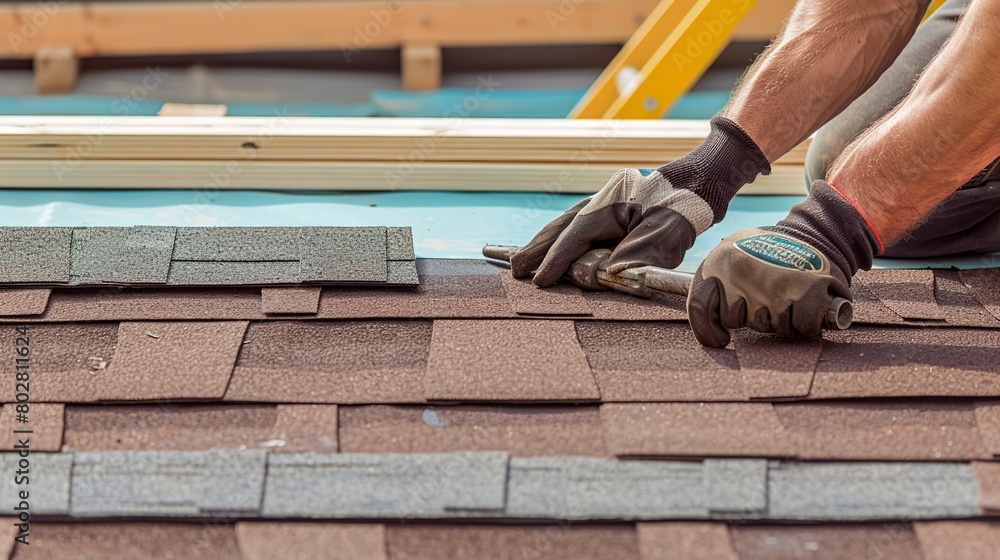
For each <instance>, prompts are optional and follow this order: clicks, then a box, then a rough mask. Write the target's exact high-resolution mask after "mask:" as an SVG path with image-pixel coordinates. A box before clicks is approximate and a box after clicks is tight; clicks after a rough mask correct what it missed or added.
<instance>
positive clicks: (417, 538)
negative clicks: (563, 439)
mask: <svg viewBox="0 0 1000 560" xmlns="http://www.w3.org/2000/svg"><path fill="white" fill-rule="evenodd" d="M388 536H389V554H390V557H391V558H392V559H393V560H439V559H441V558H477V559H482V560H522V559H523V558H525V557H526V555H527V557H528V558H532V557H534V556H532V553H533V551H536V550H541V551H544V552H543V553H540V554H542V555H541V556H539V557H544V558H546V559H547V560H579V559H580V558H615V559H616V560H617V559H620V560H638V559H639V549H638V542H637V539H636V535H635V531H634V530H633V529H632V528H631V527H629V526H616V525H608V526H604V527H586V528H577V527H573V526H566V527H563V528H562V529H561V530H558V531H545V529H544V527H543V526H540V527H530V526H529V527H508V526H502V525H499V526H498V525H485V526H474V527H463V526H449V525H405V526H391V527H389V528H388Z"/></svg>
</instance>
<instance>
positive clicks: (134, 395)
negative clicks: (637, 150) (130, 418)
mask: <svg viewBox="0 0 1000 560" xmlns="http://www.w3.org/2000/svg"><path fill="white" fill-rule="evenodd" d="M246 329H247V323H246V322H245V321H227V322H218V321H216V322H185V323H168V322H136V323H121V325H119V328H118V342H117V345H116V347H115V354H114V358H113V359H112V362H111V364H110V365H109V366H108V367H107V369H106V370H102V371H100V372H99V373H98V377H99V378H100V379H99V382H98V383H91V385H90V387H91V389H93V390H95V391H94V393H91V394H89V395H88V394H87V392H86V391H83V392H82V393H83V394H82V395H81V398H77V399H73V400H76V401H84V400H111V401H115V400H153V399H171V398H174V399H219V398H221V397H222V395H223V394H224V393H225V391H226V385H227V384H228V383H229V377H230V375H232V373H233V365H234V364H235V363H236V355H237V353H238V352H239V350H240V347H241V345H242V342H243V333H244V332H246ZM88 397H89V398H88Z"/></svg>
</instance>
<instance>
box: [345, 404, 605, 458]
mask: <svg viewBox="0 0 1000 560" xmlns="http://www.w3.org/2000/svg"><path fill="white" fill-rule="evenodd" d="M340 445H341V451H342V452H344V453H448V452H458V451H506V452H508V453H510V454H511V455H515V456H526V457H531V456H535V457H540V456H553V455H556V456H560V455H561V456H606V455H607V454H608V452H607V450H606V448H605V446H604V436H603V433H602V430H601V418H600V414H599V413H598V409H597V407H596V406H572V407H569V406H488V405H477V406H343V407H340Z"/></svg>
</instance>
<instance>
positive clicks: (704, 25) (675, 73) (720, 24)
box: [569, 0, 756, 119]
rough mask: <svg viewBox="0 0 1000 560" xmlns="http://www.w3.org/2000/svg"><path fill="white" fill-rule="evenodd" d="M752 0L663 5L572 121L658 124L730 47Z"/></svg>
mask: <svg viewBox="0 0 1000 560" xmlns="http://www.w3.org/2000/svg"><path fill="white" fill-rule="evenodd" d="M755 3H756V0H663V1H662V2H660V3H659V4H658V5H657V6H656V8H655V9H654V10H653V12H652V13H651V14H649V17H647V18H646V21H644V22H643V24H642V25H641V26H640V27H639V29H638V30H636V32H635V34H633V35H632V38H631V39H629V40H628V42H627V43H626V44H625V46H624V47H623V48H622V50H621V52H619V53H618V56H616V57H615V59H614V60H612V61H611V64H610V65H608V67H607V68H605V69H604V72H602V73H601V75H600V76H599V77H598V78H597V81H596V82H595V83H594V85H593V86H591V87H590V89H589V90H588V91H587V94H586V95H584V97H583V99H581V100H580V102H579V103H578V104H577V105H576V107H574V108H573V111H572V112H571V113H570V115H569V116H570V118H576V119H602V118H604V119H658V118H660V117H662V116H663V115H664V114H665V113H666V112H667V110H668V109H670V106H671V105H673V102H674V100H675V99H677V98H679V97H680V96H681V95H683V94H684V92H686V91H687V90H688V89H690V88H691V86H692V85H694V83H695V82H696V81H698V78H700V77H701V75H702V74H703V73H704V72H705V70H706V69H707V68H708V66H709V65H710V64H712V62H714V61H715V58H716V57H717V56H719V52H720V51H722V49H723V48H724V47H725V46H726V45H727V44H728V43H729V36H730V35H731V34H732V32H733V28H735V27H736V24H738V23H739V22H740V20H741V19H743V16H744V15H746V13H747V12H748V11H749V10H750V8H752V7H753V5H754V4H755Z"/></svg>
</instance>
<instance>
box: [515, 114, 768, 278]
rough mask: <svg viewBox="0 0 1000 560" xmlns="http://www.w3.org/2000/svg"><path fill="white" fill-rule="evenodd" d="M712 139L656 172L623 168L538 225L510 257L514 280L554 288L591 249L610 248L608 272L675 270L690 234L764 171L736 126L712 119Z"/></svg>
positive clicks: (751, 144) (760, 156)
mask: <svg viewBox="0 0 1000 560" xmlns="http://www.w3.org/2000/svg"><path fill="white" fill-rule="evenodd" d="M711 124H712V132H711V133H710V134H709V135H708V138H706V139H705V141H704V142H703V143H702V144H701V145H700V146H699V147H697V148H695V149H694V151H692V152H691V153H690V154H688V155H686V156H684V157H682V158H680V159H678V160H675V161H672V162H670V163H668V164H666V165H664V166H663V167H661V168H659V169H656V170H639V169H623V170H621V171H619V172H618V173H616V174H615V176H614V177H612V179H611V181H610V182H609V183H608V184H607V185H606V186H605V187H604V188H603V189H601V190H600V192H598V193H597V194H595V195H594V196H592V197H590V198H587V199H585V200H583V201H581V202H580V203H579V204H577V205H576V206H574V207H572V208H570V209H569V210H567V211H566V212H565V213H564V214H563V215H562V216H560V217H559V218H557V219H556V220H555V221H553V222H552V223H550V224H548V225H547V226H545V227H544V228H543V229H542V231H541V232H539V233H538V235H536V236H535V238H534V239H532V240H531V242H529V243H528V244H527V245H525V246H524V247H522V248H521V250H519V251H518V252H516V253H514V254H513V255H512V256H511V260H510V263H511V271H512V272H513V274H514V276H516V277H518V278H520V277H524V276H528V275H530V274H531V273H532V271H534V270H535V269H536V268H537V269H538V272H537V273H536V274H535V277H534V282H535V284H538V285H539V286H550V285H552V284H555V283H556V282H557V281H558V280H559V278H560V277H562V275H563V274H564V273H565V272H566V270H567V269H568V268H569V266H570V265H571V264H572V263H573V261H575V260H576V259H578V258H580V257H581V256H583V255H584V254H585V253H586V252H587V251H589V250H591V249H592V248H593V245H595V244H597V243H608V244H609V245H611V246H614V245H615V244H616V243H617V247H616V248H615V250H614V252H613V253H612V255H611V258H610V260H609V261H608V270H609V271H610V272H612V273H615V272H621V271H622V270H624V269H626V268H634V267H638V266H646V265H650V266H658V267H664V268H674V267H676V266H677V265H679V264H680V262H681V260H682V259H683V258H684V253H685V252H686V251H687V250H688V249H690V248H691V245H692V244H693V243H694V239H695V237H696V236H697V235H699V234H701V233H702V232H703V231H705V230H706V229H708V228H709V227H710V226H711V225H712V224H713V223H717V222H719V221H720V220H721V219H722V218H723V216H725V215H726V207H727V206H728V205H729V201H730V200H732V198H733V196H735V194H736V191H738V190H739V189H740V187H742V186H743V185H745V184H747V183H750V182H753V180H754V179H755V178H756V177H757V175H758V174H760V173H765V174H767V173H770V171H771V166H770V164H769V163H768V161H767V158H766V157H765V156H764V154H763V153H761V151H760V148H758V147H757V145H756V144H755V143H754V141H753V140H752V139H751V138H750V136H748V135H747V134H746V133H745V132H743V130H742V129H741V128H740V127H739V126H737V125H736V123H734V122H732V121H730V120H728V119H724V118H721V117H716V118H714V119H712V123H711Z"/></svg>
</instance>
